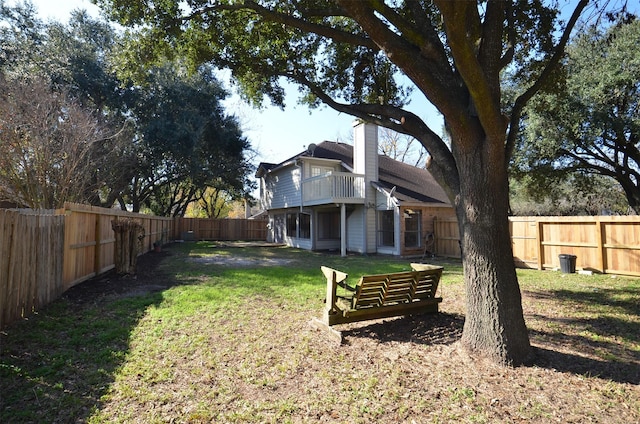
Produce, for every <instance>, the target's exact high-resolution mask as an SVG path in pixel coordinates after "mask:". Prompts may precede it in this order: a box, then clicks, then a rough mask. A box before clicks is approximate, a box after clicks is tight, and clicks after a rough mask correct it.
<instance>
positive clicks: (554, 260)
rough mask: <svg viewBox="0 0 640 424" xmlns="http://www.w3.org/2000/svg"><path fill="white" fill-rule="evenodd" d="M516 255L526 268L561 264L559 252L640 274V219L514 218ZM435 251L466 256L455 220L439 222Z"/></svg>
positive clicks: (582, 264)
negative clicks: (462, 249)
mask: <svg viewBox="0 0 640 424" xmlns="http://www.w3.org/2000/svg"><path fill="white" fill-rule="evenodd" d="M509 225H510V229H511V242H512V248H513V258H514V262H515V264H516V266H518V267H521V268H536V269H541V270H542V269H550V268H559V267H560V259H559V255H561V254H569V255H575V256H576V257H577V258H576V267H577V268H578V269H583V270H587V271H595V272H604V273H608V274H619V275H632V276H640V217H637V216H584V217H565V216H555V217H539V216H515V217H510V218H509ZM434 233H435V243H436V247H435V252H436V253H437V254H438V255H441V256H451V257H458V258H459V257H460V247H459V245H458V240H459V239H460V235H459V232H458V224H457V221H456V219H455V218H450V219H438V220H436V222H435V223H434Z"/></svg>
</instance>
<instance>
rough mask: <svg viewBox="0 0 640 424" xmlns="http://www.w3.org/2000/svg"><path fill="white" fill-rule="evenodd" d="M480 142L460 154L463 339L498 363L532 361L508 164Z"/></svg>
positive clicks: (458, 209) (459, 202) (470, 346)
mask: <svg viewBox="0 0 640 424" xmlns="http://www.w3.org/2000/svg"><path fill="white" fill-rule="evenodd" d="M474 144H475V143H474ZM475 145H476V146H484V149H483V148H482V147H476V149H477V150H475V149H474V151H473V152H469V153H467V154H464V155H462V154H458V155H457V156H458V157H457V159H458V160H457V162H458V167H459V168H458V169H459V170H460V195H459V197H458V198H457V199H456V213H457V216H458V222H459V227H460V234H461V247H462V254H463V267H464V278H465V288H466V301H467V302H466V303H467V304H466V306H467V311H466V319H465V324H464V330H463V334H462V343H463V345H464V346H465V347H467V348H468V349H469V350H471V351H472V352H475V353H478V354H481V355H484V356H487V357H489V358H491V359H492V360H493V361H495V362H498V363H502V364H505V365H519V364H523V363H526V362H528V361H530V360H531V358H532V349H531V345H530V343H529V336H528V332H527V328H526V325H525V321H524V316H523V311H522V298H521V294H520V287H519V285H518V279H517V276H516V272H515V266H514V262H513V251H512V248H511V237H510V232H509V220H508V201H509V190H508V179H507V175H506V167H505V166H504V162H503V161H502V160H501V157H500V156H501V154H500V153H496V152H495V150H496V149H495V148H494V154H493V155H491V154H489V153H488V152H489V151H491V150H492V149H491V147H487V146H488V145H487V143H477V144H475ZM495 145H496V144H495V143H494V146H495ZM498 145H499V144H498Z"/></svg>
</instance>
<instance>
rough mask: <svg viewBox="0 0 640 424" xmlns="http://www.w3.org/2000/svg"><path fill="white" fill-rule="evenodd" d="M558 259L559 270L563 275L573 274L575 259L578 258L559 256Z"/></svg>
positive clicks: (574, 256) (565, 255)
mask: <svg viewBox="0 0 640 424" xmlns="http://www.w3.org/2000/svg"><path fill="white" fill-rule="evenodd" d="M559 258H560V269H561V270H562V272H563V273H565V274H573V273H574V272H576V259H577V258H578V257H577V256H576V255H567V254H561V255H560V256H559Z"/></svg>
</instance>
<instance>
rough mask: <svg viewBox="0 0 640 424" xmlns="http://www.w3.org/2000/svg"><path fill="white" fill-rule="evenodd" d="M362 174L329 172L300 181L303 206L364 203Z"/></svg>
mask: <svg viewBox="0 0 640 424" xmlns="http://www.w3.org/2000/svg"><path fill="white" fill-rule="evenodd" d="M364 188H365V187H364V175H359V174H351V173H349V172H329V173H327V174H324V175H319V176H317V177H311V178H308V179H306V180H304V181H302V204H303V206H314V205H323V204H330V203H361V204H362V203H364V193H365V191H364Z"/></svg>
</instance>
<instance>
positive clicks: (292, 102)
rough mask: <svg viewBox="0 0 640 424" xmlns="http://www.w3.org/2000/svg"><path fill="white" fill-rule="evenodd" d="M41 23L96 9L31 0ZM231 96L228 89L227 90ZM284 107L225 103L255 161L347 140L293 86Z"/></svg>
mask: <svg viewBox="0 0 640 424" xmlns="http://www.w3.org/2000/svg"><path fill="white" fill-rule="evenodd" d="M31 2H32V3H33V4H34V5H35V6H36V7H37V9H38V11H39V14H40V16H41V18H42V19H44V20H49V19H51V20H56V21H60V22H64V23H66V22H67V21H68V19H69V17H70V14H71V11H72V10H74V9H86V10H87V11H88V12H89V13H90V14H92V15H95V16H98V15H99V13H100V9H99V8H98V7H97V6H96V5H94V4H92V3H91V2H90V1H89V0H56V1H53V0H31ZM227 88H228V89H229V91H230V92H232V93H233V88H232V87H227ZM286 93H287V97H286V100H285V104H286V108H285V110H284V111H283V110H281V109H280V108H277V107H273V106H269V101H268V100H265V105H266V107H264V108H263V109H261V110H256V109H253V108H252V107H250V106H249V105H247V104H246V103H244V102H243V101H242V100H241V99H240V98H239V97H238V96H237V95H232V96H230V98H229V99H227V100H226V101H225V103H224V104H225V107H226V110H227V113H229V114H234V115H236V116H237V117H238V118H239V120H240V123H241V126H242V130H243V133H244V135H245V136H246V137H247V138H248V139H249V141H250V142H251V145H252V147H253V149H254V150H255V151H256V153H257V157H256V159H255V161H256V164H255V165H256V166H257V164H258V163H259V162H272V163H279V162H282V161H284V160H285V159H288V158H290V157H291V156H294V155H296V154H298V153H300V152H302V151H304V150H305V149H306V146H308V145H309V144H311V143H315V144H318V143H320V142H322V141H326V140H329V141H342V142H347V143H349V142H350V141H351V133H352V126H351V124H352V122H353V120H354V118H353V117H352V116H350V115H346V114H340V113H338V112H336V111H334V110H333V109H330V108H328V107H322V108H320V109H314V110H310V109H309V108H308V107H307V106H304V105H299V104H297V99H298V96H297V95H298V90H297V87H296V86H288V87H287V91H286ZM409 109H410V110H411V111H412V112H413V113H415V114H416V115H418V116H420V117H421V118H423V119H425V120H427V121H428V122H430V123H433V126H432V129H433V130H434V131H436V132H440V128H441V127H442V124H441V123H440V122H441V119H440V118H439V114H438V112H437V111H436V110H435V109H434V108H433V106H431V105H430V104H429V103H428V102H426V100H424V101H422V102H419V101H417V100H413V102H412V105H411V106H410V107H409Z"/></svg>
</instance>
